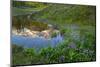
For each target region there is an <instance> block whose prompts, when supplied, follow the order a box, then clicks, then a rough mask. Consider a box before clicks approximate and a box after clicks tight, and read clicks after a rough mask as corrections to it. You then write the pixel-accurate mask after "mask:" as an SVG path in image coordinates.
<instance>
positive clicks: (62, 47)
mask: <svg viewBox="0 0 100 67" xmlns="http://www.w3.org/2000/svg"><path fill="white" fill-rule="evenodd" d="M66 32H68V31H67V30H66V31H65V32H64V30H63V35H64V36H67V35H66ZM92 32H93V31H92ZM92 32H89V30H88V31H86V30H85V31H84V30H83V29H82V30H81V31H80V33H81V35H80V36H81V39H79V40H75V39H74V38H72V37H71V36H70V35H68V36H69V37H68V38H67V39H66V37H65V40H64V41H63V42H62V43H59V44H58V46H56V47H54V48H53V47H47V48H42V49H41V50H40V51H38V52H37V51H36V50H35V48H23V47H21V46H17V45H13V48H12V55H13V61H12V62H13V64H14V65H25V64H49V63H70V62H84V61H95V60H96V53H95V49H96V48H95V36H94V34H92ZM70 33H72V32H71V31H70V32H69V34H70ZM67 34H68V33H67ZM84 38H85V39H84Z"/></svg>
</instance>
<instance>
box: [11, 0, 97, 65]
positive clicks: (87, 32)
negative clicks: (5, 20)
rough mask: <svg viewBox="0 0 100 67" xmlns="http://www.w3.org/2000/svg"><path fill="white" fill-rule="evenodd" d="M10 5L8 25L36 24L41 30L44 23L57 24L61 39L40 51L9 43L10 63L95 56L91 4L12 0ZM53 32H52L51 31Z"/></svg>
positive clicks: (93, 9) (28, 26)
mask: <svg viewBox="0 0 100 67" xmlns="http://www.w3.org/2000/svg"><path fill="white" fill-rule="evenodd" d="M12 5H13V18H12V27H15V28H16V29H17V30H20V29H23V28H24V27H26V28H29V29H31V28H32V27H35V28H36V27H37V28H39V31H41V30H45V29H48V24H51V25H53V27H54V28H55V27H57V28H58V30H59V31H60V33H61V35H62V36H63V37H64V40H63V42H61V43H59V44H58V45H57V46H56V47H49V46H48V47H47V48H42V49H41V50H40V51H36V48H24V47H23V46H18V45H15V44H13V45H12V57H13V58H12V62H13V65H26V64H49V63H65V62H66V63H67V62H68V63H69V62H81V61H82V62H84V61H95V60H96V34H95V33H96V29H95V26H96V18H95V17H96V10H95V9H96V7H95V6H85V5H84V6H83V5H66V4H54V3H53V4H49V3H39V2H19V1H14V2H13V4H12ZM33 12H35V13H33ZM30 13H32V14H31V15H30ZM28 16H30V18H28ZM56 36H57V34H56V33H52V35H51V37H56ZM41 45H42V44H41Z"/></svg>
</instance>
